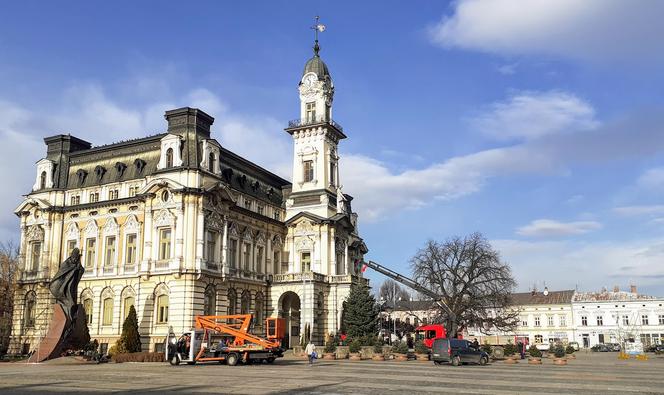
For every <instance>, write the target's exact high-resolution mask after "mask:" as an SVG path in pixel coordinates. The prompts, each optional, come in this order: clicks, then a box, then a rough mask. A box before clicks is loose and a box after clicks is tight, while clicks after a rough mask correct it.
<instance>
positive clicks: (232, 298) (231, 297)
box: [228, 288, 237, 315]
mask: <svg viewBox="0 0 664 395" xmlns="http://www.w3.org/2000/svg"><path fill="white" fill-rule="evenodd" d="M236 305H237V292H235V290H234V289H233V288H231V289H229V290H228V315H233V314H235V306H236Z"/></svg>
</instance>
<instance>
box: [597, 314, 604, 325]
mask: <svg viewBox="0 0 664 395" xmlns="http://www.w3.org/2000/svg"><path fill="white" fill-rule="evenodd" d="M602 325H604V317H602V316H601V315H598V316H597V326H602Z"/></svg>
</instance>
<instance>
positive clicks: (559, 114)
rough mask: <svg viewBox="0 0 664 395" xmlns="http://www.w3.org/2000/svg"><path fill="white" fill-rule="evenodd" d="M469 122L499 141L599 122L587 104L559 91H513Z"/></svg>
mask: <svg viewBox="0 0 664 395" xmlns="http://www.w3.org/2000/svg"><path fill="white" fill-rule="evenodd" d="M471 123H472V125H473V126H474V127H475V128H477V130H479V131H481V132H483V133H485V134H487V135H490V136H492V137H494V138H497V139H499V140H509V139H513V138H524V139H533V138H538V137H542V136H546V135H550V134H556V133H565V132H568V133H570V132H578V131H580V130H587V129H594V128H595V127H597V126H598V125H599V123H598V122H597V121H596V120H595V111H594V109H593V107H592V106H591V105H590V104H588V103H587V102H585V101H584V100H582V99H579V98H578V97H576V96H574V95H572V94H570V93H566V92H560V91H550V92H519V93H516V94H513V95H512V96H511V97H509V98H508V99H507V100H506V101H501V102H496V103H493V104H492V105H491V106H490V107H489V108H488V110H487V111H486V112H484V113H483V114H480V115H478V116H477V117H475V118H474V119H472V120H471Z"/></svg>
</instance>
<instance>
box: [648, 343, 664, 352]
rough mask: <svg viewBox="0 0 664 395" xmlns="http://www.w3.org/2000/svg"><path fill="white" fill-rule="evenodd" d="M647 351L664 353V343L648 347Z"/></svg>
mask: <svg viewBox="0 0 664 395" xmlns="http://www.w3.org/2000/svg"><path fill="white" fill-rule="evenodd" d="M646 352H654V353H655V354H662V353H664V344H656V345H652V346H650V347H648V348H647V349H646Z"/></svg>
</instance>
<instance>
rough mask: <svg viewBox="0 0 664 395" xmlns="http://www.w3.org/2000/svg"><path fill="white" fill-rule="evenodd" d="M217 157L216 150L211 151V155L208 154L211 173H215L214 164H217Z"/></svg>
mask: <svg viewBox="0 0 664 395" xmlns="http://www.w3.org/2000/svg"><path fill="white" fill-rule="evenodd" d="M216 159H217V158H216V157H215V156H214V152H210V155H209V156H208V171H209V172H210V173H214V165H215V164H216Z"/></svg>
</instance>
